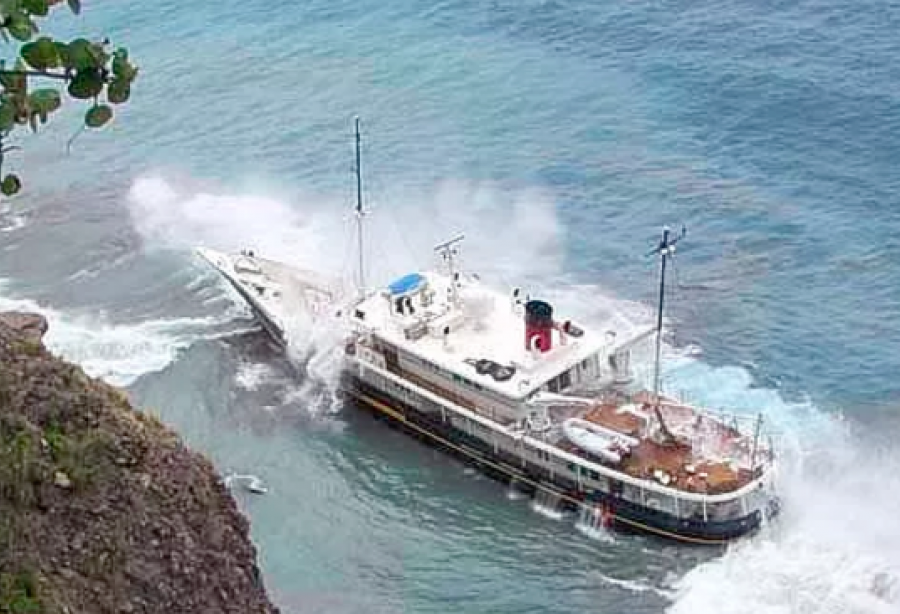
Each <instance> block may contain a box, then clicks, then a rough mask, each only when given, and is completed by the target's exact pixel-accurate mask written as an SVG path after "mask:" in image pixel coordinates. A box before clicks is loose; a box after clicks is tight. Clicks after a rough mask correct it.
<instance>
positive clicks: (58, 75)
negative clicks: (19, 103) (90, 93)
mask: <svg viewBox="0 0 900 614" xmlns="http://www.w3.org/2000/svg"><path fill="white" fill-rule="evenodd" d="M0 75H22V76H25V77H47V78H48V79H61V80H63V81H68V80H69V79H70V78H71V77H70V76H69V75H68V74H66V73H64V72H46V71H43V70H0Z"/></svg>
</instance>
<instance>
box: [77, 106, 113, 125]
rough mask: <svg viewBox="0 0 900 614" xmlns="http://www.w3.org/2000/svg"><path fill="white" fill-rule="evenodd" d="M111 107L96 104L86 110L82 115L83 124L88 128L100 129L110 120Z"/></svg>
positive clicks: (111, 114)
mask: <svg viewBox="0 0 900 614" xmlns="http://www.w3.org/2000/svg"><path fill="white" fill-rule="evenodd" d="M112 116H113V110H112V107H111V106H109V105H107V104H97V105H94V106H92V107H91V108H90V109H88V112H87V113H85V115H84V123H85V125H86V126H87V127H88V128H100V127H101V126H103V125H105V124H106V122H108V121H109V120H111V119H112Z"/></svg>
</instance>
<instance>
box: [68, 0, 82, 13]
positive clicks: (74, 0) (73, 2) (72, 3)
mask: <svg viewBox="0 0 900 614" xmlns="http://www.w3.org/2000/svg"><path fill="white" fill-rule="evenodd" d="M66 1H67V2H68V3H69V8H70V9H72V12H73V13H75V14H76V15H77V14H78V13H80V12H81V0H66Z"/></svg>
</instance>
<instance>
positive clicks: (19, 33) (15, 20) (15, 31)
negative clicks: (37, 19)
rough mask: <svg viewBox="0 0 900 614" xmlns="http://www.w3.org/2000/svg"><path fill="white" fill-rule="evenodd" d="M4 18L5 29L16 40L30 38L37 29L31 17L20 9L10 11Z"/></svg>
mask: <svg viewBox="0 0 900 614" xmlns="http://www.w3.org/2000/svg"><path fill="white" fill-rule="evenodd" d="M6 19H7V22H6V29H7V30H9V33H10V35H12V37H13V38H14V39H16V40H19V41H23V42H25V41H28V40H31V37H32V35H33V34H34V33H35V32H36V31H37V28H36V27H35V25H34V23H32V21H31V18H30V17H28V15H26V14H25V13H23V12H22V11H15V12H13V13H10V14H9V16H8V17H7V18H6Z"/></svg>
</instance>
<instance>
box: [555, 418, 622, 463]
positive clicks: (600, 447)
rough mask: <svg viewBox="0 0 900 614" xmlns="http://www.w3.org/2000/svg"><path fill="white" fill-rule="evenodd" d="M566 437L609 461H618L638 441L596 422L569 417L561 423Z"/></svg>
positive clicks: (585, 449) (586, 450) (583, 448)
mask: <svg viewBox="0 0 900 614" xmlns="http://www.w3.org/2000/svg"><path fill="white" fill-rule="evenodd" d="M562 430H563V433H564V434H565V436H566V439H568V440H569V441H571V442H572V443H573V444H575V445H576V446H578V447H579V448H581V449H582V450H584V451H585V452H588V453H590V454H593V455H594V456H598V457H600V458H602V459H604V460H607V461H609V462H611V463H619V462H621V461H622V457H623V456H626V455H628V454H629V453H630V452H631V449H632V448H633V447H635V446H637V445H638V443H639V441H638V440H637V439H635V438H634V437H629V436H628V435H625V434H623V433H620V432H618V431H614V430H612V429H608V428H606V427H604V426H602V425H600V424H597V423H596V422H590V421H589V420H582V419H581V418H569V419H568V420H566V421H564V422H563V423H562Z"/></svg>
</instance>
